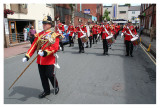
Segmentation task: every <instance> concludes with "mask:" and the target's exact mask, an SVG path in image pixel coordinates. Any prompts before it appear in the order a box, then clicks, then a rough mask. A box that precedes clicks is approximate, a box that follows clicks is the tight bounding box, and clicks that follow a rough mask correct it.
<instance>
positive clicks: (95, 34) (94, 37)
mask: <svg viewBox="0 0 160 108" xmlns="http://www.w3.org/2000/svg"><path fill="white" fill-rule="evenodd" d="M95 41H96V43H97V24H96V23H95V22H94V26H93V44H94V42H95Z"/></svg>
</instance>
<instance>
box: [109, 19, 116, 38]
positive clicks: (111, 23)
mask: <svg viewBox="0 0 160 108" xmlns="http://www.w3.org/2000/svg"><path fill="white" fill-rule="evenodd" d="M110 30H111V33H112V34H113V36H114V39H115V40H116V30H115V25H114V24H113V22H112V21H110Z"/></svg>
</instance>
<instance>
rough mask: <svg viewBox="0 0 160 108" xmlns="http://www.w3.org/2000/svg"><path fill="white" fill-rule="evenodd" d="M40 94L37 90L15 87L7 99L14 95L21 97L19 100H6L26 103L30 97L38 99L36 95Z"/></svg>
mask: <svg viewBox="0 0 160 108" xmlns="http://www.w3.org/2000/svg"><path fill="white" fill-rule="evenodd" d="M40 93H41V91H40V90H39V89H35V88H29V87H23V86H16V87H14V88H13V91H12V92H11V93H10V94H9V97H12V96H14V95H15V94H20V95H23V97H21V98H7V99H17V100H20V101H26V100H27V99H29V98H31V97H35V98H38V95H39V94H40Z"/></svg>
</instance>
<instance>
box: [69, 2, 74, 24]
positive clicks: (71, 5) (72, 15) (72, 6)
mask: <svg viewBox="0 0 160 108" xmlns="http://www.w3.org/2000/svg"><path fill="white" fill-rule="evenodd" d="M69 6H70V8H71V23H72V25H74V11H75V4H69Z"/></svg>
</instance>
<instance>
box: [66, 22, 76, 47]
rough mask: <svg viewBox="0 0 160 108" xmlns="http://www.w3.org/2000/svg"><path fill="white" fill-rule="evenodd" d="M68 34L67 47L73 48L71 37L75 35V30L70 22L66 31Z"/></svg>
mask: <svg viewBox="0 0 160 108" xmlns="http://www.w3.org/2000/svg"><path fill="white" fill-rule="evenodd" d="M68 32H69V44H70V45H69V47H71V45H72V46H74V42H73V37H74V33H75V28H74V26H73V25H72V24H71V21H70V24H69V27H68V30H67V33H68Z"/></svg>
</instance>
